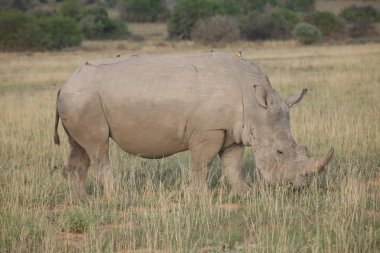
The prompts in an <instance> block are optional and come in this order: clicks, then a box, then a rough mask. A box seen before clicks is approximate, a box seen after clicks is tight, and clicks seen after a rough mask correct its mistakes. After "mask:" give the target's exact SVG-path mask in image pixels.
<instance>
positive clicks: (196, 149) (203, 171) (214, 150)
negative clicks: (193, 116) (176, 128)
mask: <svg viewBox="0 0 380 253" xmlns="http://www.w3.org/2000/svg"><path fill="white" fill-rule="evenodd" d="M224 136H225V133H224V131H222V130H215V131H206V132H204V133H199V134H194V135H193V136H192V137H191V139H190V148H189V150H190V171H189V174H190V184H191V187H193V189H192V191H193V192H195V193H196V194H198V195H204V194H207V193H208V192H209V190H208V179H209V178H208V172H209V170H210V166H211V163H212V161H213V160H214V158H215V157H216V155H217V154H218V153H219V151H220V149H221V148H222V145H223V142H224Z"/></svg>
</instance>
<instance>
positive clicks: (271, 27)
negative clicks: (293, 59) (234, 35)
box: [241, 9, 299, 40]
mask: <svg viewBox="0 0 380 253" xmlns="http://www.w3.org/2000/svg"><path fill="white" fill-rule="evenodd" d="M298 22H299V18H298V16H297V15H296V14H295V13H293V12H292V11H289V10H286V9H275V10H273V11H271V12H269V13H264V14H257V13H256V14H253V15H252V16H251V17H249V18H247V19H246V21H244V22H243V24H242V27H241V29H242V32H243V34H244V36H245V37H246V38H247V39H251V40H265V39H288V38H290V37H291V31H292V29H293V28H294V26H295V25H296V24H297V23H298Z"/></svg>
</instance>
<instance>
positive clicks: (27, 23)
mask: <svg viewBox="0 0 380 253" xmlns="http://www.w3.org/2000/svg"><path fill="white" fill-rule="evenodd" d="M0 34H1V36H0V50H2V51H23V50H40V49H43V48H44V47H46V46H47V44H48V37H47V35H46V34H44V32H43V31H42V30H41V28H40V27H39V26H38V24H37V22H36V18H35V17H34V16H32V15H30V14H27V13H23V12H20V11H3V12H0Z"/></svg>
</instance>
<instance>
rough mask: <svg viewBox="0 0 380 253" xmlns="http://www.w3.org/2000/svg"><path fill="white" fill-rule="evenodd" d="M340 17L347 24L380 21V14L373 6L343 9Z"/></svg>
mask: <svg viewBox="0 0 380 253" xmlns="http://www.w3.org/2000/svg"><path fill="white" fill-rule="evenodd" d="M340 16H341V17H342V18H343V19H344V20H345V21H346V22H348V23H360V22H378V21H380V12H379V11H378V10H376V9H375V8H374V7H373V6H371V5H368V6H356V5H352V6H350V7H347V8H345V9H344V10H343V11H342V12H341V13H340Z"/></svg>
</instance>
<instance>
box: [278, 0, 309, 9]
mask: <svg viewBox="0 0 380 253" xmlns="http://www.w3.org/2000/svg"><path fill="white" fill-rule="evenodd" d="M314 3H315V0H279V5H280V6H282V7H284V8H287V9H290V10H292V11H297V12H302V11H313V10H314Z"/></svg>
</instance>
